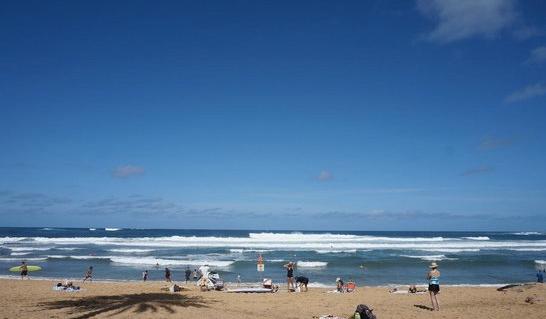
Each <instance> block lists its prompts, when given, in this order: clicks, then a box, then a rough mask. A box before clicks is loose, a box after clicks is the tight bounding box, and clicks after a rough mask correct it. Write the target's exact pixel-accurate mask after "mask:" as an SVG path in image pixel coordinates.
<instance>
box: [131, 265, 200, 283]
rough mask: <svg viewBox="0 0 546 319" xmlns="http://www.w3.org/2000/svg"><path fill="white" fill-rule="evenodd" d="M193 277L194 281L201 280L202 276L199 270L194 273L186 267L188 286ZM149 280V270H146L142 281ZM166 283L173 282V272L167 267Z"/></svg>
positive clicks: (185, 274) (185, 276) (185, 275)
mask: <svg viewBox="0 0 546 319" xmlns="http://www.w3.org/2000/svg"><path fill="white" fill-rule="evenodd" d="M192 277H193V280H194V281H196V280H199V278H200V277H201V275H200V274H199V271H198V270H197V269H194V270H193V271H192V270H191V269H190V266H187V267H186V270H184V278H185V280H186V284H187V283H188V282H189V281H190V280H191V278H192ZM147 279H148V270H145V271H144V273H142V280H143V281H146V280H147ZM165 281H167V282H172V278H171V270H170V269H169V267H165Z"/></svg>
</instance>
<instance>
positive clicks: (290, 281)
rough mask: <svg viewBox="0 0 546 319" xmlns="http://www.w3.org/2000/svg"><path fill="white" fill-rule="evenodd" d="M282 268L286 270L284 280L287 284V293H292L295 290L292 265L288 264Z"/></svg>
mask: <svg viewBox="0 0 546 319" xmlns="http://www.w3.org/2000/svg"><path fill="white" fill-rule="evenodd" d="M283 267H284V268H286V280H287V284H288V292H292V291H294V290H296V287H295V286H294V263H292V262H289V263H288V264H286V265H284V266H283Z"/></svg>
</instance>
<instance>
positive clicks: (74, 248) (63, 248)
mask: <svg viewBox="0 0 546 319" xmlns="http://www.w3.org/2000/svg"><path fill="white" fill-rule="evenodd" d="M55 249H58V250H78V249H81V248H79V247H59V248H57V247H55Z"/></svg>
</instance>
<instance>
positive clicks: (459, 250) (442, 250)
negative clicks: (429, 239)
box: [418, 248, 480, 254]
mask: <svg viewBox="0 0 546 319" xmlns="http://www.w3.org/2000/svg"><path fill="white" fill-rule="evenodd" d="M418 250H419V251H430V252H440V253H452V254H456V253H466V252H479V251H480V249H479V248H436V249H418Z"/></svg>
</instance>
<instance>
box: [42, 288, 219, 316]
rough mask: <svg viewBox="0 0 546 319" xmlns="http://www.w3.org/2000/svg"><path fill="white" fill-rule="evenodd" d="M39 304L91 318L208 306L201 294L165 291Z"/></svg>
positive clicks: (49, 308) (170, 311)
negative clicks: (127, 312) (194, 295)
mask: <svg viewBox="0 0 546 319" xmlns="http://www.w3.org/2000/svg"><path fill="white" fill-rule="evenodd" d="M207 302H210V301H207ZM39 306H41V307H44V309H48V310H68V313H69V314H70V315H75V317H73V319H86V318H92V317H94V316H97V315H100V314H102V313H108V315H109V316H115V315H119V314H121V313H123V312H126V311H131V310H132V312H133V313H143V312H152V313H154V312H157V311H158V309H162V310H164V311H166V312H168V313H171V314H174V313H176V310H175V309H176V308H177V307H184V308H186V307H196V308H204V307H208V306H207V305H206V303H205V302H204V301H203V298H202V297H187V296H184V295H179V294H168V293H141V294H126V295H117V296H116V295H113V296H93V297H83V298H79V299H69V300H59V301H51V302H44V303H41V304H40V305H39Z"/></svg>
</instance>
